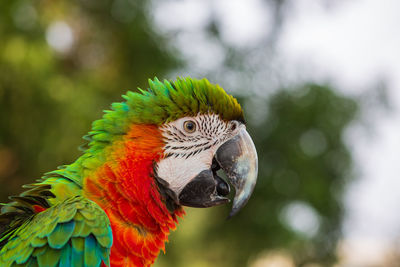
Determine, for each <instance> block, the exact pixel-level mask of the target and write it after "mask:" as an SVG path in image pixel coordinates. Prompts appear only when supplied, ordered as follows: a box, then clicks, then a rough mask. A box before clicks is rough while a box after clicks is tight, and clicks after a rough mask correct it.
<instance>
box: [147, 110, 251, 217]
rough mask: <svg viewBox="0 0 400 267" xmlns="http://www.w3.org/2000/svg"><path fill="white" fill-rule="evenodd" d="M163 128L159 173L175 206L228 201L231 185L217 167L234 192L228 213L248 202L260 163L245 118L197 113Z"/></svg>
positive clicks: (234, 211)
mask: <svg viewBox="0 0 400 267" xmlns="http://www.w3.org/2000/svg"><path fill="white" fill-rule="evenodd" d="M160 131H161V133H162V136H163V138H164V142H165V146H164V157H163V158H162V159H161V160H160V161H159V162H158V163H157V164H156V167H155V172H156V175H157V177H158V178H159V179H161V180H162V181H163V184H164V185H165V186H166V187H168V189H169V190H170V191H172V192H173V193H174V201H175V202H176V204H178V205H184V206H190V207H211V206H216V205H220V204H223V203H227V202H229V199H228V198H226V196H227V195H228V194H229V192H230V187H229V184H228V183H227V182H225V181H224V180H223V179H222V178H221V177H219V176H218V175H217V171H218V170H219V169H222V170H223V171H224V172H225V173H226V175H227V177H228V181H229V183H230V184H232V185H233V187H234V188H235V191H236V193H235V197H234V200H233V208H232V211H231V214H230V216H232V215H234V214H235V213H237V212H238V211H239V210H240V209H241V208H242V207H243V206H244V205H245V204H246V202H247V201H248V199H249V198H250V195H251V193H252V191H253V189H254V186H255V183H256V179H257V168H258V161H257V152H256V149H255V146H254V144H253V141H252V140H251V138H250V136H249V134H248V133H247V131H246V126H245V125H244V124H243V123H242V122H239V121H236V120H231V121H224V120H222V119H221V118H220V116H218V115H216V114H212V113H208V114H198V115H197V116H194V117H183V118H180V119H177V120H175V121H172V122H169V123H166V124H163V125H161V126H160Z"/></svg>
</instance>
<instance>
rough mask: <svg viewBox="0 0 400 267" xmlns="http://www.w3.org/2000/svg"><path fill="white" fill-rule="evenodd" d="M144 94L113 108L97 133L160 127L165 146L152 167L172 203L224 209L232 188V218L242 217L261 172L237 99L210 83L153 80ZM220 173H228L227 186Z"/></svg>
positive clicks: (133, 95)
mask: <svg viewBox="0 0 400 267" xmlns="http://www.w3.org/2000/svg"><path fill="white" fill-rule="evenodd" d="M140 91H141V92H139V93H134V92H128V93H127V94H126V95H125V96H124V98H125V100H126V102H123V103H115V104H113V106H112V109H113V110H114V111H113V112H111V113H110V115H109V116H110V118H107V114H106V115H105V117H104V118H105V119H104V120H100V121H97V122H95V123H94V124H93V129H94V130H96V128H98V129H99V131H100V130H102V129H104V128H106V129H107V128H108V129H111V130H109V131H117V132H118V125H131V124H134V125H153V126H154V125H155V126H156V127H157V129H158V132H159V133H160V136H161V138H162V144H163V147H162V155H161V156H160V157H158V158H157V160H155V161H154V163H153V164H154V165H153V172H154V173H153V175H154V177H155V178H156V180H157V181H158V183H157V184H158V186H159V187H160V190H161V191H163V193H164V195H166V196H167V197H168V198H169V201H170V202H173V205H175V206H190V207H211V206H216V205H220V204H224V203H227V202H229V199H228V198H227V196H228V194H229V192H230V185H229V184H231V185H232V186H233V187H234V188H235V197H234V199H233V208H232V211H231V214H230V216H232V215H234V214H235V213H237V212H238V211H239V210H240V209H241V208H242V207H243V206H244V205H245V204H246V202H247V201H248V199H249V197H250V195H251V194H252V192H253V189H254V186H255V184H256V179H257V168H258V161H257V152H256V149H255V146H254V144H253V141H252V139H251V138H250V136H249V134H248V132H247V130H246V124H245V120H244V117H243V111H242V109H241V107H240V105H239V104H238V102H237V100H236V99H235V98H234V97H232V96H231V95H228V94H227V93H226V92H225V91H224V90H223V89H222V88H221V87H220V86H218V85H214V84H211V83H210V82H209V81H208V80H206V79H202V80H196V79H191V78H186V79H178V80H176V81H164V82H160V81H159V80H158V79H154V80H149V89H148V90H146V91H145V90H140ZM119 113H121V114H123V115H121V116H118V114H119ZM111 116H114V117H115V118H117V117H118V118H125V120H128V123H127V121H123V122H121V121H118V120H117V119H115V120H113V119H112V118H111ZM105 123H108V124H110V126H109V127H108V126H107V125H105ZM121 127H122V126H121ZM99 131H97V132H96V131H95V132H94V133H95V137H96V136H98V135H99ZM121 132H126V130H124V129H121ZM100 136H102V135H101V131H100ZM219 170H222V171H223V172H225V174H226V176H227V180H228V183H227V182H226V181H225V180H224V179H222V178H221V177H220V176H219V175H218V171H219Z"/></svg>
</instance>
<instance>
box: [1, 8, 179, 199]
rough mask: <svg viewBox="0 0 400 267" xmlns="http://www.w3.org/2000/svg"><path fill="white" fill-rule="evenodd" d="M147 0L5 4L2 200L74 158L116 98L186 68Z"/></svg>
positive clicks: (2, 58) (3, 18) (2, 57)
mask: <svg viewBox="0 0 400 267" xmlns="http://www.w3.org/2000/svg"><path fill="white" fill-rule="evenodd" d="M146 8H147V5H146V1H135V2H133V1H125V0H115V1H111V0H101V1H97V0H85V1H45V0H43V1H30V0H17V1H2V2H1V3H0V40H1V41H0V182H1V183H7V185H8V186H7V187H1V188H0V199H1V200H3V201H4V200H5V199H6V196H7V195H9V194H12V193H14V194H15V193H17V192H19V189H18V188H19V187H20V185H21V184H24V183H27V182H31V181H32V180H33V179H34V178H38V177H40V176H41V174H42V172H44V171H49V170H52V169H54V168H55V167H56V166H57V165H61V164H65V163H69V162H71V161H73V160H74V159H75V158H76V157H77V155H78V154H79V151H78V150H77V149H76V148H77V147H78V146H79V145H80V143H81V139H80V138H79V137H80V136H82V135H83V134H84V133H85V132H87V131H88V130H89V126H90V123H91V121H93V120H94V119H95V118H98V117H99V116H100V114H101V110H102V109H104V108H107V107H108V106H109V104H110V103H111V101H114V100H120V99H121V98H120V95H121V94H122V93H124V92H126V91H127V90H128V89H129V90H135V87H134V86H137V85H140V86H144V85H145V84H146V81H147V78H150V77H154V76H155V75H157V76H159V77H164V75H165V73H166V72H167V71H168V70H171V69H172V68H174V67H176V66H178V64H179V61H177V59H176V57H175V56H174V55H172V54H170V53H168V52H167V51H165V49H164V48H165V42H166V40H165V39H164V38H163V37H162V36H160V35H158V34H156V33H155V32H154V31H153V30H152V28H151V25H150V23H149V21H148V19H147V17H146Z"/></svg>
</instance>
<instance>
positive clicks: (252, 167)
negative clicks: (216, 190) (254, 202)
mask: <svg viewBox="0 0 400 267" xmlns="http://www.w3.org/2000/svg"><path fill="white" fill-rule="evenodd" d="M216 160H217V162H218V163H219V165H220V166H221V168H222V170H223V171H224V172H225V173H226V175H227V176H228V180H229V182H230V183H231V184H232V185H233V186H234V187H235V190H236V193H235V197H234V199H233V205H232V210H231V212H230V214H229V217H232V216H233V215H235V214H236V213H237V212H238V211H239V210H240V209H241V208H242V207H243V206H244V205H246V203H247V201H248V200H249V198H250V196H251V194H252V193H253V190H254V186H255V185H256V182H257V173H258V158H257V151H256V147H255V146H254V143H253V140H252V139H251V137H250V135H249V134H248V132H247V131H246V129H245V128H244V127H243V128H242V129H241V130H240V131H239V133H238V134H237V135H236V136H235V137H233V138H232V139H230V140H228V141H226V142H225V143H224V144H222V145H221V146H220V147H219V148H218V150H217V153H216Z"/></svg>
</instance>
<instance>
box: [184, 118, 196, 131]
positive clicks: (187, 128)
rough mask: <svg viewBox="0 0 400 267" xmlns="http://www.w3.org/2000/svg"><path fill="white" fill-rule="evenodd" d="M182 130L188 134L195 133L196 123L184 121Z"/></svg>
mask: <svg viewBox="0 0 400 267" xmlns="http://www.w3.org/2000/svg"><path fill="white" fill-rule="evenodd" d="M183 129H185V131H186V132H188V133H193V132H194V131H196V123H195V122H194V121H185V122H184V123H183Z"/></svg>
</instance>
